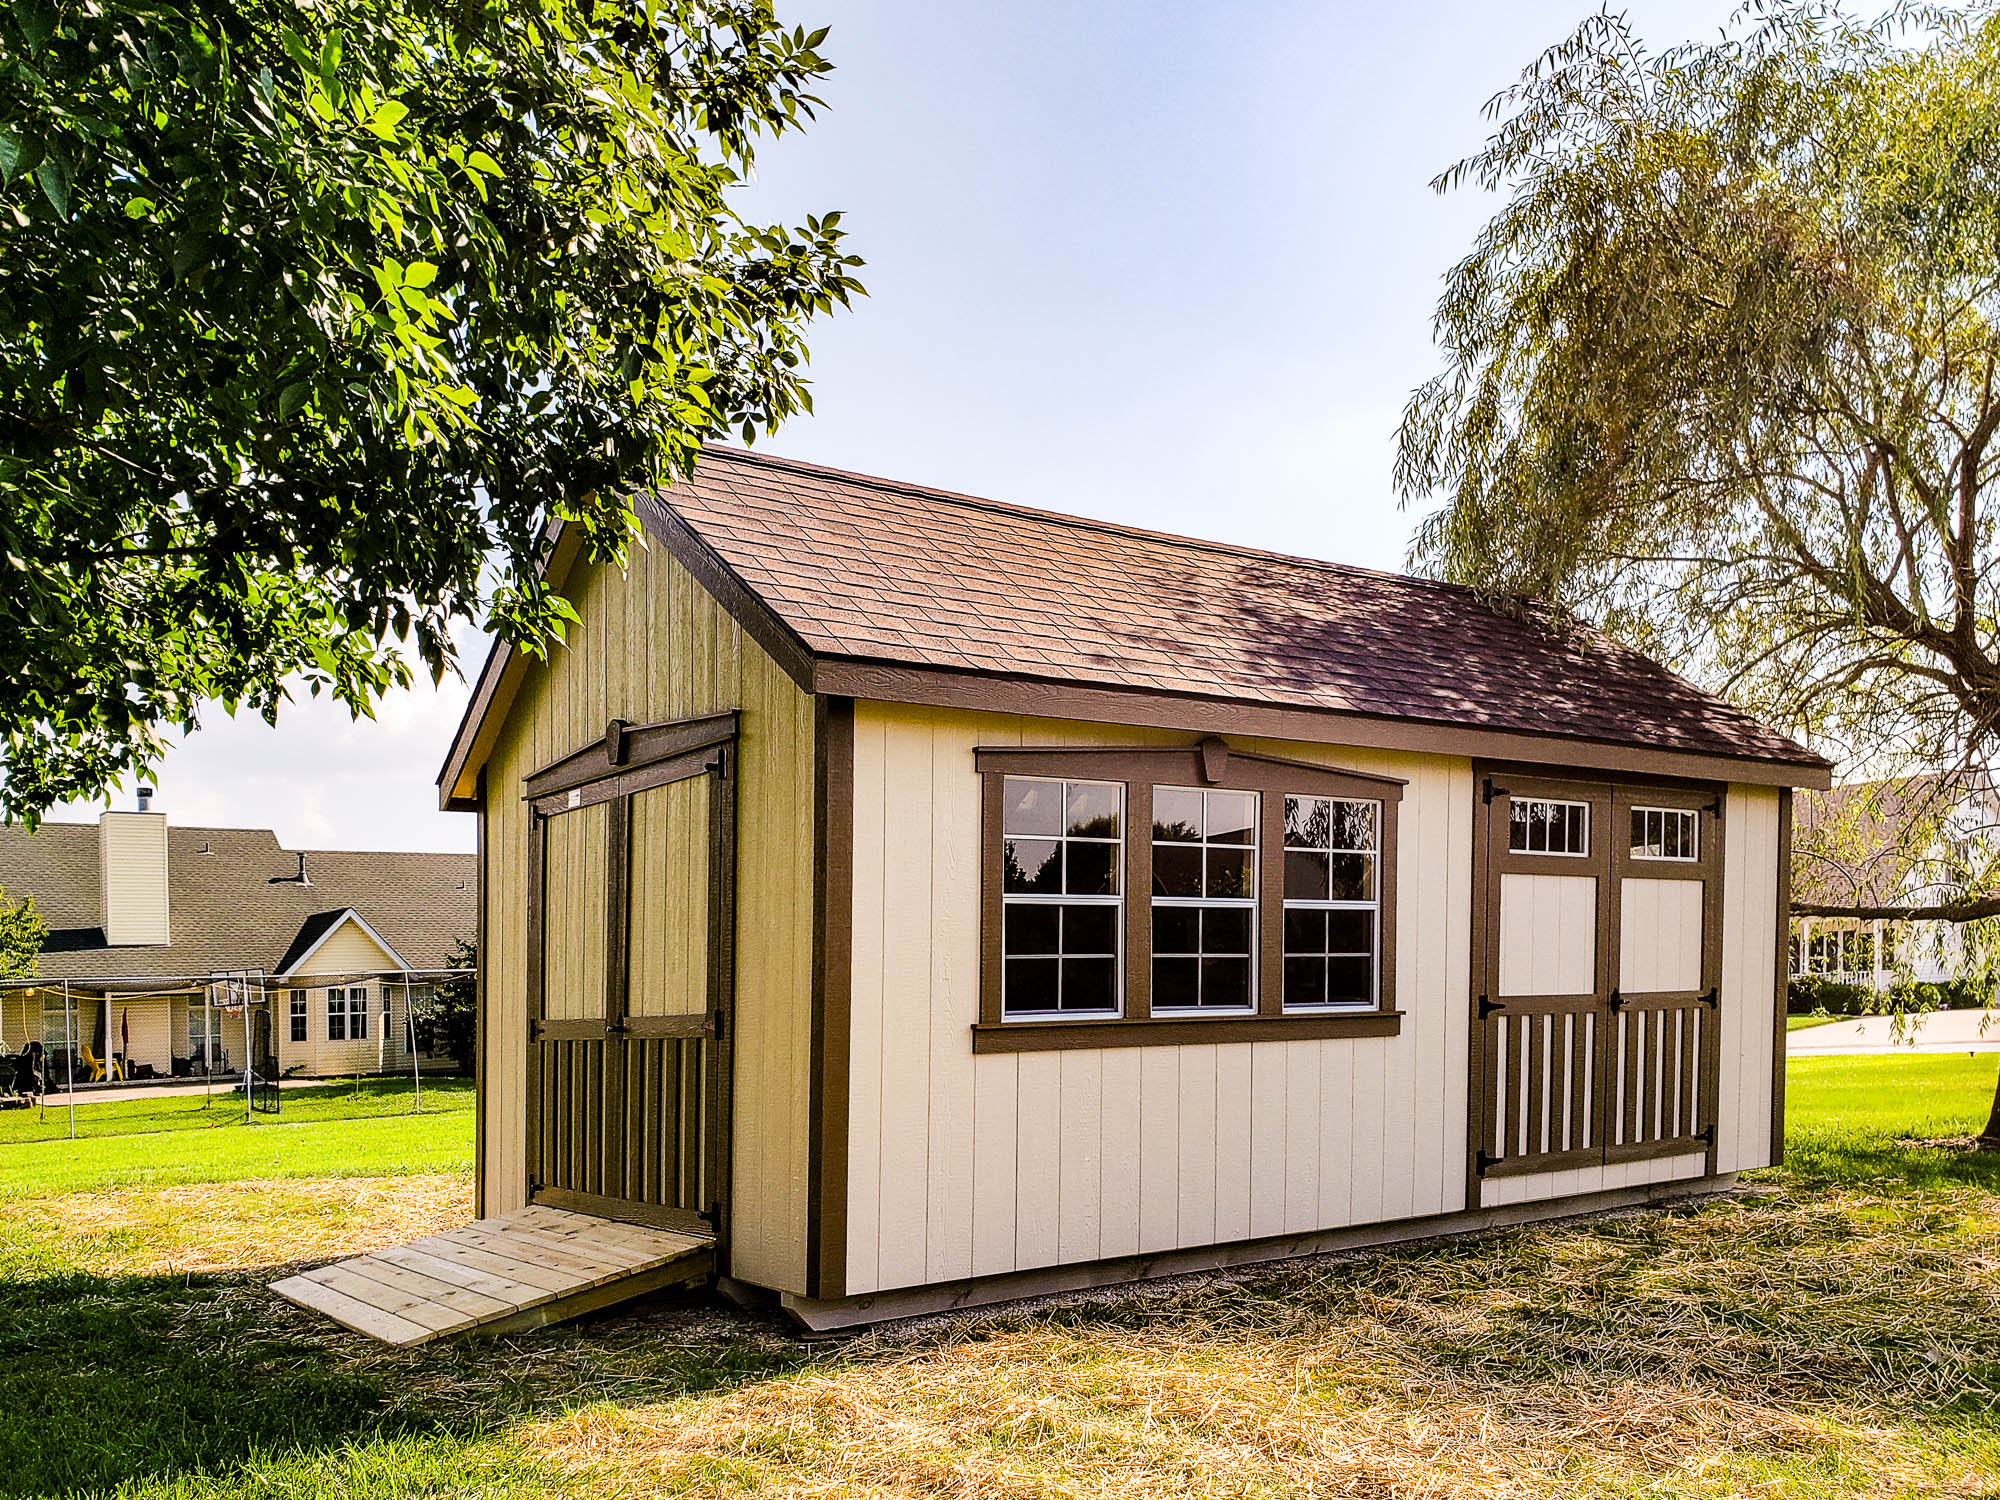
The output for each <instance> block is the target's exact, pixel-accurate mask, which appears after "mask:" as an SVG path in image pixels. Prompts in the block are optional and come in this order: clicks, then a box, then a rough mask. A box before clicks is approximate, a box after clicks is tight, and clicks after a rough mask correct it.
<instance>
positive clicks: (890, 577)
mask: <svg viewBox="0 0 2000 1500" xmlns="http://www.w3.org/2000/svg"><path fill="white" fill-rule="evenodd" d="M663 499H664V502H665V503H666V504H667V505H668V506H669V507H670V508H671V509H672V510H673V511H674V512H675V513H676V514H677V515H678V516H679V517H680V518H681V519H682V520H683V521H684V522H685V523H686V524H687V525H688V526H689V527H690V528H691V529H692V530H693V531H694V532H695V534H696V535H697V536H698V537H699V538H700V539H701V540H702V541H703V542H704V543H705V544H706V545H707V546H708V547H709V548H710V549H711V550H712V551H713V552H714V553H715V555H716V556H717V557H718V558H719V559H720V560H721V561H722V562H723V563H724V564H725V565H726V566H727V567H728V568H730V569H731V570H732V571H734V572H735V573H736V574H737V575H738V576H739V577H740V578H741V579H742V581H743V582H744V583H745V584H746V585H747V586H748V587H749V588H750V589H751V590H752V591H753V592H754V593H755V594H756V595H758V596H759V597H760V598H761V599H762V600H763V601H764V602H765V604H766V605H767V606H768V607H769V608H770V609H771V610H772V612H773V613H775V614H776V616H777V617H778V618H779V620H780V621H782V622H783V624H784V625H786V626H787V627H789V629H790V630H791V631H792V632H793V633H794V634H796V635H797V637H798V638H799V640H800V641H801V642H802V643H803V644H804V645H805V647H806V648H807V649H808V650H809V651H811V652H813V653H814V654H816V655H818V656H822V657H843V658H849V659H855V660H861V661H870V662H881V663H888V664H894V665H900V666H916V667H928V668H943V669H948V670H955V671H964V672H975V673H1004V674H1009V675H1016V676H1025V677H1030V678H1039V679H1044V680H1047V681H1051V682H1058V683H1075V684H1085V685H1093V686H1110V687H1119V688H1137V689H1150V690H1154V691H1160V692H1170V693H1176V694H1192V695H1199V696H1204V697H1210V698H1221V699H1230V700H1238V701H1247V702H1256V703H1264V704H1278V705H1285V706H1290V707H1300V708H1308V709H1330V710H1335V711H1339V712H1345V713H1354V714H1366V715H1370V716H1375V717H1387V718H1397V719H1415V720H1429V721H1434V722H1438V723H1442V724H1452V725H1462V726H1470V727H1476V728H1483V729H1493V730H1503V731H1518V732H1525V733H1532V734H1538V735H1561V736H1571V737H1575V738H1578V739H1585V740H1593V741H1600V742H1606V743H1612V744H1627V745H1640V746H1645V747H1648V748H1652V749H1660V750H1673V751H1681V752H1686V753H1691V754H1700V755H1724V756H1737V757H1751V758H1756V759H1763V760H1775V761H1786V762H1793V763H1796V764H1800V765H1811V766H1820V765H1823V764H1824V762H1823V761H1822V760H1821V759H1820V757H1818V756H1816V755H1814V754H1813V753H1812V752H1811V751H1809V750H1806V749H1805V748H1803V747H1802V746H1799V745H1797V744H1795V743H1793V742H1792V741H1791V740H1788V739H1786V738H1785V737H1784V736H1782V735H1780V734H1778V733H1776V732H1775V731H1773V730H1771V729H1768V728H1766V727H1765V726H1764V725H1762V724H1760V723H1758V722H1757V721H1756V720H1755V719H1752V718H1751V717H1750V716H1749V715H1747V714H1745V713H1743V712H1742V711H1741V710H1739V709H1736V708H1734V707H1732V706H1731V705H1730V704H1728V703H1726V702H1724V701H1723V700H1722V699H1720V698H1717V697H1715V696H1714V695H1712V694H1710V693H1706V692H1703V691H1702V690H1701V689H1699V688H1697V687H1695V686H1694V685H1693V684H1691V683H1688V682H1686V681H1684V680H1683V679H1681V678H1679V677H1676V676H1674V675H1673V674H1672V673H1670V672H1668V671H1667V670H1666V669H1665V668H1663V667H1661V666H1659V665H1658V664H1656V663H1654V662H1653V661H1651V660H1649V659H1647V658H1646V657H1644V656H1641V655H1640V654H1638V653H1637V652H1635V651H1632V650H1630V649H1628V648H1626V647H1624V646H1621V645H1619V644H1617V643H1616V642H1614V641H1612V640H1610V639H1609V638H1608V637H1606V636H1604V635H1602V634H1600V633H1598V632H1595V631H1590V630H1585V629H1577V630H1573V631H1558V630H1555V629H1552V628H1550V627H1548V626H1547V625H1544V624H1538V623H1536V622H1534V621H1532V620H1522V619H1516V618H1513V617H1511V616H1509V615H1506V614H1502V613H1500V612H1499V611H1496V610H1494V609H1492V608H1490V607H1488V606H1487V605H1486V604H1484V603H1483V602H1482V601H1481V600H1480V599H1479V598H1478V597H1477V596H1476V595H1475V594H1473V593H1472V592H1471V591H1470V590H1467V589H1464V588H1459V587H1456V586H1453V585H1449V584H1442V583H1437V582H1433V581H1429V580H1425V579H1417V578H1407V577H1400V576H1397V575H1394V574H1387V573H1378V572H1373V571H1370V570H1367V569H1363V568H1354V567H1346V566H1342V565H1339V564H1335V563H1327V562H1319V561H1315V560H1313V559H1310V558H1300V557H1287V556H1283V555H1281V554H1278V553H1271V552H1259V551H1254V550H1251V549H1249V548H1245V547H1236V546H1230V545H1227V544H1224V543H1219V542H1206V541H1197V540H1194V539H1191V538H1187V537H1177V536H1166V535H1162V534H1159V533H1156V532H1150V531H1141V530H1136V529H1133V528H1131V527H1124V526H1113V525H1108V524H1105V523H1103V522H1098V521H1089V520H1083V519H1079V518H1077V517H1074V516H1064V515H1057V514H1054V513H1051V512H1047V511H1036V510H1027V509H1023V508H1021V507H1019V506H1012V505H1002V504H997V503H995V502H993V501H989V500H979V499H974V498H972V497H969V496H964V495H955V494H950V493H947V492H944V491H940V490H930V489H923V488H919V487H917V486H914V485H907V484H898V483H893V482H891V481H888V480H882V479H872V478H868V477H865V476H861V475H855V474H847V473H842V472H840V471H837V470H832V469H824V468H818V467H815V466H812V465H807V464H801V463H796V462H792V461H789V460H783V459H775V458H769V457H765V456H761V455H751V454H747V453H743V452H740V451H738V450H734V449H711V450H709V451H708V452H707V453H706V454H705V455H704V458H703V461H702V464H701V467H700V469H699V471H698V472H697V473H696V475H695V477H694V478H693V479H692V480H689V481H686V482H683V483H681V484H679V485H676V486H675V487H674V488H673V489H672V490H671V491H670V492H668V493H667V494H666V495H665V496H664V497H663Z"/></svg>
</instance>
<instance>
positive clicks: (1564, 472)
mask: <svg viewBox="0 0 2000 1500" xmlns="http://www.w3.org/2000/svg"><path fill="white" fill-rule="evenodd" d="M1491 110H1492V114H1493V117H1494V118H1496V119H1497V120H1498V121H1499V123H1498V126H1497V128H1496V130H1495V133H1494V134H1493V135H1492V137H1491V138H1490V139H1489V140H1488V142H1487V144H1486V146H1485V148H1484V149H1483V150H1481V151H1480V152H1479V153H1477V154H1476V155H1474V156H1471V157H1469V158H1467V159H1466V160H1464V161H1462V162H1460V163H1458V164H1457V165H1456V166H1454V167H1453V168H1451V169H1450V170H1449V171H1447V172H1446V173H1444V174H1443V175H1442V176H1441V177H1440V178H1439V179H1438V180H1437V183H1436V186H1437V187H1438V188H1439V189H1440V190H1448V189H1451V188H1454V187H1458V186H1460V185H1463V184H1474V185H1477V186H1479V187H1482V188H1484V189H1486V190H1488V191H1492V192H1495V193H1500V194H1504V198H1505V201H1504V203H1503V204H1502V206H1501V208H1500V210H1499V212H1498V213H1497V214H1496V215H1495V216H1494V218H1493V219H1492V220H1491V222H1490V223H1489V224H1488V225H1487V226H1486V228H1485V229H1484V231H1483V232H1482V233H1481V234H1480V236H1479V237H1478V239H1477V241H1476V242H1475V243H1474V245H1473V248H1472V250H1471V252H1470V254H1468V255H1467V256H1466V258H1465V259H1464V260H1463V261H1462V262H1460V263H1459V264H1458V265H1457V266H1456V267H1455V268H1454V269H1453V270H1452V271H1451V273H1450V275H1449V276H1448V277H1447V280H1446V286H1445V291H1444V293H1443V296H1442V298H1441V300H1440V302H1439V306H1438V312H1437V320H1436V331H1437V335H1438V338H1439V341H1440V343H1441V344H1442V346H1443V348H1444V351H1445V354H1446V368H1445V369H1444V371H1443V372H1442V373H1441V374H1439V375H1438V376H1437V377H1435V378H1434V379H1432V380H1430V381H1429V382H1427V383H1426V384H1425V385H1423V386H1422V387H1421V388H1419V390H1418V391H1417V392H1416V393H1415V394H1414V396H1413V397H1412V398H1411V400H1410V403H1409V405H1408V407H1407V408H1406V410H1405V413H1404V418H1403V423H1402V428H1401V431H1400V433H1399V452H1398V459H1397V470H1396V479H1397V484H1398V487H1399V489H1400V491H1401V493H1402V494H1403V495H1404V497H1405V498H1406V501H1412V500H1417V499H1421V498H1425V497H1437V498H1439V499H1440V500H1441V501H1442V504H1441V507H1440V508H1439V509H1437V510H1436V511H1434V512H1433V513H1432V514H1430V515H1428V516H1426V517H1425V518H1424V520H1423V521H1422V523H1421V524H1420V526H1419V528H1418V532H1417V537H1416V542H1415V544H1414V556H1415V559H1416V561H1417V562H1418V564H1419V565H1420V566H1421V567H1423V568H1425V569H1426V570H1427V571H1430V572H1432V573H1434V574H1437V575H1440V576H1443V577H1447V578H1453V579H1457V580H1460V581H1463V582H1467V583H1470V584H1473V585H1475V586H1477V587H1479V588H1481V589H1483V590H1486V591H1488V592H1489V593H1490V594H1491V595H1492V596H1493V597H1494V598H1495V599H1496V600H1499V601H1502V602H1503V603H1506V604H1507V606H1508V607H1515V608H1522V607H1527V608H1533V607H1537V606H1538V605H1540V604H1547V605H1552V606H1555V607H1556V610H1557V612H1558V613H1560V612H1569V613H1573V614H1578V615H1582V616H1585V617H1588V618H1590V619H1592V620H1594V621H1595V622H1597V623H1599V624H1600V625H1602V626H1604V627H1605V628H1607V629H1609V630H1610V631H1611V632H1612V633H1614V634H1616V635H1618V636H1621V637H1622V638H1624V639H1626V640H1628V641H1630V642H1632V643H1634V644H1636V645H1638V646H1640V647H1641V648H1643V649H1646V650H1649V651H1650V652H1651V653H1653V654H1654V655H1656V656H1658V657H1660V658H1662V659H1664V660H1668V661H1672V662H1676V663H1678V664H1680V665H1681V667H1682V669H1683V670H1686V671H1689V672H1690V673H1691V674H1692V675H1694V676H1696V677H1698V678H1701V679H1704V680H1706V681H1707V682H1708V683H1710V684H1711V685H1713V686H1715V687H1717V688H1718V689H1720V690H1722V691H1723V692H1725V693H1727V694H1729V695H1730V696H1732V697H1733V698H1735V699H1737V700H1738V701H1740V702H1742V703H1744V704H1746V705H1747V706H1749V707H1751V708H1753V709H1755V710H1757V711H1759V712H1761V713H1762V714H1763V715H1764V716H1765V717H1766V718H1768V719H1769V720H1771V721H1772V722H1774V723H1777V724H1779V725H1781V726H1783V727H1786V728H1789V729H1791V730H1792V731H1793V732H1795V733H1798V734H1801V735H1803V736H1807V737H1810V738H1812V739H1814V740H1816V741H1817V742H1819V743H1820V744H1822V745H1826V746H1829V747H1832V748H1834V749H1835V750H1836V752H1837V753H1838V754H1839V755H1840V756H1841V757H1842V758H1843V759H1845V760H1846V761H1847V762H1849V763H1850V764H1856V763H1859V764H1869V765H1873V766H1875V767H1876V768H1878V769H1888V768H1891V765H1892V763H1896V762H1901V763H1905V764H1928V765H1941V766H1951V767H1957V768H1962V769H1968V770H1969V769H1973V768H1977V767H1983V766H1984V765H1985V764H1986V762H1987V760H1988V759H1989V758H1990V756H1991V754H1992V752H1993V749H1994V745H1995V737H1996V733H2000V585H1996V579H1995V577H1994V574H1993V561H1994V551H1993V548H1994V520H1995V514H1994V480H1995V475H1996V465H2000V451H1996V441H1995V440H1996V436H1997V435H2000V381H1996V374H2000V327H1996V318H2000V19H1996V15H1995V9H1994V7H1993V6H1992V5H1991V4H1984V3H1982V4H1978V5H1975V6H1972V7H1970V8H1963V9H1957V10H1949V9H1936V8H1931V7H1919V6H1914V5H1903V6H1900V7H1898V8H1897V9H1895V10H1892V11H1890V12H1889V13H1888V14H1886V15H1885V16H1883V17H1882V18H1880V19H1879V20H1876V21H1873V22H1868V23H1862V22H1857V21H1854V20H1851V19H1850V18H1848V17H1847V16H1846V15H1845V14H1844V13H1843V12H1842V11H1841V10H1840V8H1839V7H1838V6H1837V5H1831V4H1820V3H1810V0H1783V3H1779V0H1771V3H1764V4H1758V5H1755V6H1753V7H1751V8H1749V13H1748V14H1747V16H1745V17H1744V18H1742V19H1741V20H1740V22H1739V24H1738V25H1737V26H1736V27H1735V28H1734V29H1733V30H1732V31H1731V32H1730V33H1728V34H1727V35H1725V36H1724V37H1723V38H1722V39H1720V40H1718V41H1716V42H1713V43H1705V44H1691V45H1688V46H1683V47H1678V48H1675V49H1673V50H1671V51H1668V52H1665V53H1661V54H1658V55H1653V54H1649V53H1648V52H1647V51H1646V49H1645V48H1644V47H1643V45H1642V44H1641V43H1640V41H1639V40H1638V38H1637V37H1636V36H1634V34H1633V33H1632V32H1631V30H1630V29H1629V28H1628V27H1627V25H1626V24H1625V22H1624V21H1623V20H1622V18H1619V17H1616V16H1612V15H1610V14H1599V15H1596V16H1593V17H1591V18H1590V19H1589V20H1587V21H1585V22H1584V24H1583V25H1582V26H1581V27H1580V28H1579V29H1578V30H1577V32H1576V33H1575V34H1574V35H1573V36H1572V37H1570V39H1569V40H1568V41H1566V42H1564V43H1562V44H1561V45H1559V46H1557V47H1555V48H1552V49H1551V50H1550V51H1549V52H1547V53H1546V54H1544V55H1543V56H1542V58H1541V59H1539V60H1538V61H1537V62H1536V63H1535V64H1534V65H1533V66H1532V67H1530V68H1529V69H1528V70H1527V72H1526V73H1525V74H1524V75H1523V77H1522V80H1521V82H1520V83H1519V84H1518V85H1516V86H1515V87H1514V88H1512V89H1509V90H1508V91H1507V92H1505V93H1503V94H1501V95H1500V96H1498V97H1497V98H1496V99H1495V100H1494V101H1493V103H1492V106H1491ZM1993 895H1994V892H1993V891H1992V890H1978V889H1972V888H1967V889H1962V890H1959V891H1957V892H1955V893H1950V894H1948V895H1946V896H1944V897H1941V898H1940V899H1938V900H1937V901H1935V902H1934V903H1933V905H1935V906H1936V907H1938V908H1939V910H1938V912H1937V914H1938V915H1942V916H1946V917H1952V916H1955V915H1956V916H1965V915H1970V914H1974V913H1976V912H1983V911H1991V910H2000V903H1992V904H1989V903H1991V901H1992V897H1993ZM1968 903H1976V905H1968ZM1994 1133H1995V1134H1996V1135H1997V1136H2000V1090H1996V1118H1995V1131H1994Z"/></svg>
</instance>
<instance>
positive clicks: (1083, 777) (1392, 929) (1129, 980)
mask: <svg viewBox="0 0 2000 1500" xmlns="http://www.w3.org/2000/svg"><path fill="white" fill-rule="evenodd" d="M973 757H974V764H975V766H976V768H977V770H978V773H979V776H980V779H981V818H980V845H979V860H980V985H979V1020H978V1021H977V1022H976V1023H975V1024H974V1025H973V1028H972V1033H973V1035H972V1044H973V1046H972V1050H973V1051H974V1052H976V1053H989V1052H1039V1051H1054V1050H1066V1049H1071V1048H1096V1047H1134V1046H1149V1045H1159V1046H1185V1045H1194V1044H1202V1043H1222V1042H1242V1041H1283V1040H1289V1039H1297V1040H1307V1039H1312V1038H1322V1037H1343V1036H1346V1037H1358V1036H1393V1035H1396V1034H1397V1033H1398V1032H1399V1031H1400V1030H1401V1028H1402V1014H1401V1012H1399V1011H1398V1010H1397V1009H1396V1000H1395V993H1396V925H1397V924H1396V904H1397V903H1396V893H1397V887H1396V854H1397V843H1398V839H1397V827H1398V824H1397V809H1398V805H1399V804H1400V802H1401V800H1402V796H1403V789H1404V787H1405V785H1406V783H1404V782H1403V781H1401V780H1398V779H1396V778H1393V777H1387V776H1374V775H1370V774H1368V773H1366V772H1359V771H1348V770H1340V769H1336V768H1333V767H1328V766H1318V765H1311V764H1308V763H1305V762H1302V761H1292V760H1283V759H1279V758H1277V757H1274V756H1266V755H1256V754H1248V753H1242V752H1236V751H1232V750H1231V749H1230V748H1229V746H1228V745H1227V744H1226V743H1225V742H1224V741H1222V740H1221V739H1219V738H1215V737H1211V738H1209V739H1206V740H1204V741H1202V742H1201V743H1200V744H1198V745H1189V746H1184V747H1180V748H1168V749H1162V748H1155V747H1151V746H1134V745H1105V746H1096V745H1092V746H1073V745H1055V746H1032V747H1030V746H1018V747H1017V746H1006V747H997V746H996V747H984V746H982V747H979V748H977V749H975V750H974V752H973ZM1009 775H1013V776H1042V777H1050V778H1055V777H1061V778H1066V779H1070V780H1076V781H1122V782H1123V783H1124V784H1125V838H1124V844H1125V849H1124V880H1125V887H1124V888H1125V930H1124V934H1123V938H1124V942H1123V948H1124V955H1123V957H1124V967H1123V970H1122V978H1123V983H1124V994H1123V1002H1124V1003H1123V1005H1122V1007H1121V1012H1120V1014H1119V1015H1116V1016H1092V1017H1075V1018H1070V1017H1063V1018H1057V1019H1048V1020H1042V1019H1019V1020H1009V1019H1006V1018H1005V1017H1004V1016H1003V1014H1002V1012H1001V1004H1000V991H1001V961H1002V952H1001V934H1002V910H1001V908H1002V899H1001V897H1002V891H1001V852H1000V851H1001V840H1002V834H1001V814H1002V809H1003V805H1004V799H1003V796H1002V788H1003V785H1004V779H1005V778H1006V777H1007V776H1009ZM1156 785H1159V786H1179V787H1194V788H1200V789H1202V790H1206V791H1244V792H1259V793H1262V794H1263V795H1262V796H1261V797H1260V799H1259V803H1258V832H1257V891H1258V896H1257V923H1256V926H1257V932H1256V955H1255V960H1254V967H1255V979H1254V981H1253V982H1254V984H1255V986H1256V1002H1257V1003H1256V1010H1255V1012H1254V1013H1252V1014H1245V1013H1242V1012H1236V1011H1232V1012H1227V1013H1219V1014H1213V1015H1191V1014H1189V1013H1188V1012H1186V1011H1168V1012H1165V1013H1163V1014H1159V1015H1156V1014H1155V1013H1154V1012H1153V1009H1152V972H1153V933H1152V923H1153V901H1152V889H1153V846H1152V828H1153V788H1154V787H1155V786H1156ZM1288 792H1289V793H1291V794H1293V795H1297V796H1330V797H1340V798H1349V799H1358V800H1363V801H1370V802H1379V803H1380V804H1381V807H1382V819H1381V828H1380V831H1379V837H1380V839H1381V853H1380V855H1379V856H1378V858H1379V861H1380V863H1379V865H1378V869H1377V880H1378V882H1379V885H1380V903H1379V909H1380V916H1379V920H1378V928H1379V930H1378V932H1377V935H1376V942H1377V945H1378V951H1379V960H1378V965H1377V983H1376V990H1377V993H1376V998H1375V1004H1374V1005H1373V1006H1372V1007H1368V1008H1362V1007H1358V1006H1357V1007H1350V1008H1346V1009H1341V1010H1334V1009H1332V1008H1328V1009H1325V1010H1313V1011H1301V1010H1291V1011H1287V1010H1286V1009H1285V1007H1284V956H1283V946H1284V920H1283V900H1284V888H1285V887H1284V853H1285V847H1284V816H1285V812H1284V808H1285V803H1284V799H1285V794H1286V793H1288ZM1142 835H1143V836H1142ZM1135 892H1136V893H1140V895H1142V896H1143V897H1144V899H1139V898H1138V897H1137V896H1135V895H1134V893H1135ZM1273 903H1276V904H1275V905H1274V904H1273Z"/></svg>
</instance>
